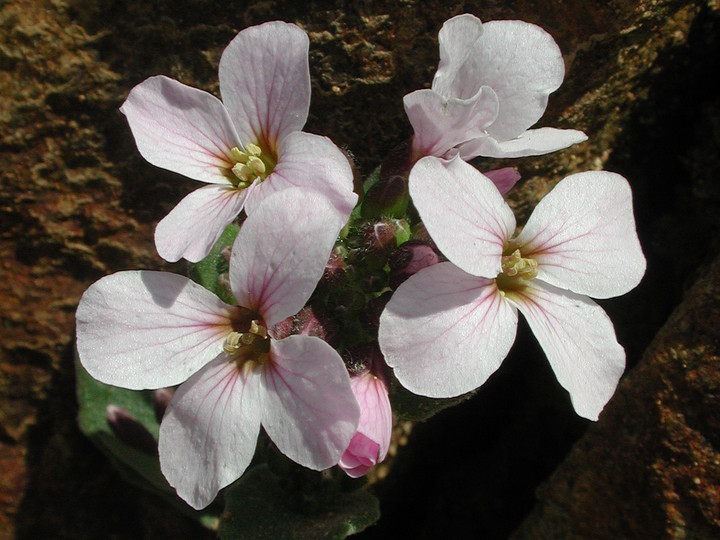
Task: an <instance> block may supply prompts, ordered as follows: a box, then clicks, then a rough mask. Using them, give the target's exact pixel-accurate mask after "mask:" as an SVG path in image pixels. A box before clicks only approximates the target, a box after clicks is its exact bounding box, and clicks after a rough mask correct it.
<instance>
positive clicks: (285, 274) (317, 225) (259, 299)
mask: <svg viewBox="0 0 720 540" xmlns="http://www.w3.org/2000/svg"><path fill="white" fill-rule="evenodd" d="M342 226H343V222H342V217H341V216H340V214H339V213H338V211H337V210H336V209H335V207H334V206H332V204H331V203H330V202H329V201H328V199H327V198H326V197H324V196H323V195H321V194H320V193H317V192H314V191H304V190H302V189H300V188H290V189H285V190H283V191H279V192H277V193H274V194H272V195H270V196H269V197H267V198H266V199H264V200H263V201H262V202H261V203H260V204H259V205H258V207H257V208H256V209H255V211H254V212H253V213H252V214H251V215H250V216H249V217H248V218H247V219H246V220H245V222H244V223H243V225H242V227H241V228H240V232H239V233H238V236H237V238H236V239H235V244H234V245H233V249H232V256H231V258H230V284H231V287H232V290H233V293H234V294H235V298H236V299H237V301H238V303H239V304H240V305H241V306H244V307H246V308H249V309H252V310H254V311H257V312H258V313H259V314H260V315H261V316H262V317H263V319H264V320H265V323H266V324H267V325H268V326H272V325H273V324H275V323H277V322H280V321H281V320H283V319H284V318H286V317H289V316H290V315H294V314H295V313H297V312H298V311H300V309H301V308H302V307H303V306H304V305H305V302H307V300H308V298H310V295H311V294H312V292H313V290H315V286H316V285H317V282H318V280H319V279H320V277H321V276H322V273H323V270H324V269H325V265H326V263H327V261H328V259H329V258H330V251H331V250H332V248H333V245H334V244H335V240H336V239H337V235H338V232H339V231H340V229H341V227H342Z"/></svg>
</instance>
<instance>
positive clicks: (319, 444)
mask: <svg viewBox="0 0 720 540" xmlns="http://www.w3.org/2000/svg"><path fill="white" fill-rule="evenodd" d="M262 376H263V382H262V384H263V387H264V392H265V394H264V397H263V403H264V405H265V407H264V408H263V418H262V425H263V427H264V428H265V431H266V432H267V434H268V435H269V436H270V438H271V439H272V441H273V442H274V443H275V445H276V446H277V447H278V449H279V450H280V451H281V452H282V453H283V454H285V455H286V456H287V457H289V458H290V459H292V460H293V461H295V462H296V463H299V464H300V465H303V466H305V467H308V468H310V469H314V470H322V469H327V468H328V467H332V466H333V465H335V464H336V463H337V462H338V460H339V459H340V456H341V455H342V454H343V452H344V451H345V449H346V448H347V447H348V444H350V440H351V439H352V436H353V434H354V433H355V430H356V428H357V425H358V420H359V417H360V409H359V407H358V404H357V401H356V400H355V397H354V396H353V393H352V390H351V388H350V378H349V376H348V373H347V369H346V368H345V364H344V363H343V361H342V359H341V358H340V355H339V354H338V353H337V352H335V350H334V349H333V348H332V347H330V345H328V344H327V343H325V342H324V341H323V340H321V339H320V338H316V337H313V336H289V337H287V338H285V339H282V340H279V341H273V342H272V344H271V351H270V358H269V360H268V363H267V365H266V366H265V369H264V370H263V375H262Z"/></svg>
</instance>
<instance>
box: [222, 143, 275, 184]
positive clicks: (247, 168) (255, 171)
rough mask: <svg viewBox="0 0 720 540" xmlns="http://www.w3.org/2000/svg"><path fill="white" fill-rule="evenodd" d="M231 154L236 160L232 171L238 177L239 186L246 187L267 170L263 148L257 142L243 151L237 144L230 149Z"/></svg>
mask: <svg viewBox="0 0 720 540" xmlns="http://www.w3.org/2000/svg"><path fill="white" fill-rule="evenodd" d="M230 156H231V157H232V159H233V160H234V161H235V165H233V167H232V172H233V174H234V175H235V177H236V178H237V180H238V182H237V187H239V188H241V189H244V188H246V187H248V186H249V185H250V184H252V183H253V180H255V178H257V177H258V176H263V175H264V174H265V172H266V171H267V167H266V166H265V162H264V161H263V160H262V158H261V156H262V149H261V148H260V147H259V146H257V145H255V144H248V145H247V146H246V147H245V151H244V152H243V151H242V150H240V149H239V148H238V147H237V146H235V147H233V148H232V150H230Z"/></svg>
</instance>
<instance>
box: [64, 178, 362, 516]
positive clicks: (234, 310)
mask: <svg viewBox="0 0 720 540" xmlns="http://www.w3.org/2000/svg"><path fill="white" fill-rule="evenodd" d="M308 208H312V209H313V211H312V212H308V211H307V209H308ZM342 219H343V218H342V217H341V216H340V215H339V213H338V212H337V210H336V209H335V208H334V207H333V206H332V205H331V204H330V203H329V202H328V201H327V199H326V198H325V197H323V196H322V195H320V194H319V193H316V192H304V191H303V190H301V189H297V188H296V189H287V190H283V191H281V192H279V193H276V194H274V195H272V196H269V197H267V198H266V199H265V200H264V201H262V202H261V203H260V204H258V206H257V208H256V211H255V212H253V214H252V215H251V216H250V217H249V218H248V219H247V220H246V221H245V222H244V223H243V225H242V227H241V229H240V232H239V234H238V237H237V239H236V241H235V244H234V248H233V252H232V256H231V259H230V271H229V273H230V284H231V288H232V291H233V294H234V296H235V298H236V299H237V301H238V305H228V304H225V303H224V302H222V301H221V300H220V299H219V298H218V297H216V296H215V295H214V294H213V293H211V292H210V291H208V290H207V289H204V288H203V287H201V286H200V285H198V284H196V283H195V282H193V281H191V280H190V279H188V278H186V277H184V276H179V275H176V274H171V273H165V272H143V271H137V272H119V273H117V274H113V275H110V276H107V277H104V278H102V279H101V280H99V281H98V282H96V283H95V284H93V285H92V286H91V287H90V288H89V289H88V290H87V291H86V292H85V294H84V295H83V297H82V299H81V301H80V305H79V306H78V310H77V349H78V353H79V356H80V361H81V362H82V365H83V366H84V367H85V369H87V371H88V372H89V373H90V375H92V376H93V377H95V378H96V379H98V380H100V381H102V382H104V383H107V384H112V385H115V386H121V387H124V388H130V389H154V388H163V387H167V386H174V385H177V384H179V383H182V384H181V385H180V386H179V388H178V389H177V390H176V392H175V394H174V395H173V397H172V400H171V402H170V405H169V406H168V408H167V410H166V411H165V414H164V416H163V419H162V423H161V425H160V439H159V453H160V466H161V469H162V472H163V474H164V475H165V477H166V478H167V480H168V482H169V483H170V485H171V486H173V487H174V488H175V489H176V490H177V493H178V495H179V496H180V497H182V498H183V499H184V500H185V501H187V502H188V504H190V505H191V506H192V507H193V508H196V509H200V508H203V507H205V506H207V505H208V504H209V503H210V502H212V500H213V499H214V498H215V496H216V495H217V493H218V491H219V490H220V489H221V488H223V487H225V486H227V485H228V484H230V483H231V482H233V481H234V480H236V479H237V478H238V477H240V475H242V473H243V472H244V471H245V469H246V468H247V466H248V464H249V463H250V460H251V459H252V457H253V453H254V452H255V446H256V443H257V437H258V433H259V430H260V426H261V425H262V427H263V428H264V429H265V431H266V432H267V434H268V436H269V437H270V439H272V441H273V442H274V443H275V445H276V446H277V448H278V449H279V450H280V451H281V452H283V453H284V454H285V455H287V456H288V457H289V458H290V459H292V460H294V461H295V462H297V463H299V464H301V465H303V466H305V467H309V468H311V469H316V470H322V469H326V468H329V467H331V466H333V465H335V464H336V463H337V462H338V460H339V459H340V457H341V456H342V454H343V452H344V451H345V449H346V448H347V446H348V444H349V443H350V440H351V439H352V436H353V434H354V433H355V430H356V428H357V425H358V419H359V414H360V411H359V409H358V404H357V402H356V400H355V397H354V395H353V393H352V390H351V387H350V379H349V376H348V373H347V370H346V368H345V364H344V362H343V361H342V359H341V358H340V356H339V355H338V353H337V352H336V351H335V350H334V349H333V348H332V347H330V346H329V345H328V344H327V343H325V342H324V341H323V340H321V339H319V338H317V337H314V336H288V337H286V338H285V339H275V337H274V335H273V334H272V330H271V328H272V326H273V325H274V324H275V323H278V322H279V321H282V320H283V319H285V318H286V317H288V316H290V315H292V314H294V313H296V312H298V311H299V310H300V309H301V308H302V307H303V305H304V304H305V302H306V301H307V300H308V298H309V297H310V295H311V293H312V292H313V290H314V288H315V285H316V284H317V281H318V280H319V278H320V276H321V275H322V272H323V269H324V267H325V263H326V262H327V260H328V257H329V255H330V250H331V249H332V247H333V244H334V242H335V240H336V233H337V230H338V229H339V228H340V226H341V225H342V223H341V221H342ZM238 248H239V249H238ZM238 251H240V255H239V256H238Z"/></svg>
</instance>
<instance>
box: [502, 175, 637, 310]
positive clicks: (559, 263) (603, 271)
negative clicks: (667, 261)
mask: <svg viewBox="0 0 720 540" xmlns="http://www.w3.org/2000/svg"><path fill="white" fill-rule="evenodd" d="M515 242H516V243H517V244H518V246H519V247H520V251H521V253H522V254H523V257H530V258H533V259H535V260H536V261H537V262H538V278H539V279H542V280H543V281H546V282H548V283H551V284H553V285H556V286H558V287H562V288H564V289H570V290H572V291H574V292H576V293H579V294H587V295H588V296H592V297H594V298H609V297H612V296H619V295H621V294H625V293H626V292H628V291H629V290H631V289H633V288H634V287H635V286H636V285H637V284H638V283H639V282H640V280H641V279H642V276H643V274H644V273H645V257H644V256H643V253H642V249H641V247H640V242H639V240H638V237H637V232H636V231H635V219H634V217H633V209H632V192H631V190H630V186H629V184H628V183H627V180H625V179H624V178H623V177H622V176H620V175H619V174H615V173H611V172H606V171H590V172H583V173H578V174H573V175H571V176H568V177H567V178H565V179H564V180H562V181H561V182H560V183H559V184H558V185H557V186H555V188H554V189H553V190H552V191H551V192H550V193H549V194H547V195H546V196H545V197H544V198H543V199H542V201H540V203H539V204H538V205H537V207H536V208H535V210H534V211H533V213H532V215H531V216H530V219H529V220H528V222H527V225H526V226H525V228H524V229H523V231H522V232H521V233H520V234H519V235H518V237H517V239H516V240H515Z"/></svg>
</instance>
